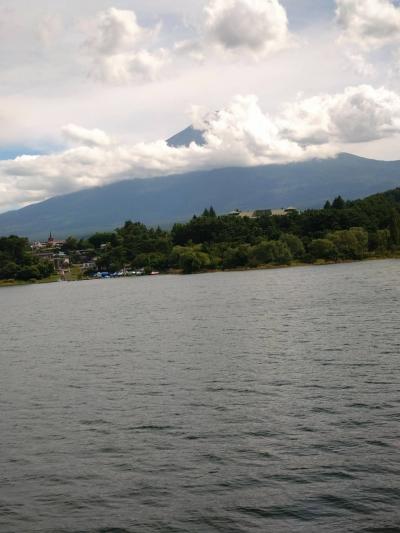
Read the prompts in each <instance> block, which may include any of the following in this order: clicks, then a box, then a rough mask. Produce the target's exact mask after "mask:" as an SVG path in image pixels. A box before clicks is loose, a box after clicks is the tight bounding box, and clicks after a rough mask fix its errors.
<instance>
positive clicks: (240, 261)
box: [222, 245, 249, 268]
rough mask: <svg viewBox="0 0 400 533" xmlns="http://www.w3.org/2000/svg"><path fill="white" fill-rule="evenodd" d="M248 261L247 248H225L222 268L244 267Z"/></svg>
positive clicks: (241, 246) (244, 246)
mask: <svg viewBox="0 0 400 533" xmlns="http://www.w3.org/2000/svg"><path fill="white" fill-rule="evenodd" d="M248 261H249V247H248V246H246V245H240V246H237V247H234V248H233V247H229V248H227V249H226V250H225V251H224V253H223V257H222V266H223V268H237V267H244V266H246V265H247V263H248Z"/></svg>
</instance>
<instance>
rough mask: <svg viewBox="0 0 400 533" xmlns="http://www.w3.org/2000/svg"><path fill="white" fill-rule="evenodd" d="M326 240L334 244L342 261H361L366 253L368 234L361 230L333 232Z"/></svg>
mask: <svg viewBox="0 0 400 533" xmlns="http://www.w3.org/2000/svg"><path fill="white" fill-rule="evenodd" d="M327 238H328V239H329V240H331V241H332V242H333V243H334V245H335V246H336V248H337V250H338V253H339V256H340V257H342V258H343V259H362V258H363V257H364V256H365V254H366V253H367V251H368V233H367V232H366V231H365V229H363V228H351V229H349V230H341V231H335V232H333V233H329V234H328V235H327Z"/></svg>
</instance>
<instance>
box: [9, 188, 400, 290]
mask: <svg viewBox="0 0 400 533" xmlns="http://www.w3.org/2000/svg"><path fill="white" fill-rule="evenodd" d="M62 250H63V251H64V252H66V253H67V254H68V255H69V256H70V258H71V259H72V262H74V261H76V262H79V258H80V257H82V254H81V251H82V250H85V254H86V255H87V256H90V257H91V258H93V259H94V260H95V261H96V265H97V268H98V270H100V271H107V272H117V271H120V270H122V269H144V270H145V271H148V272H151V271H152V270H158V271H170V270H177V271H182V272H184V273H192V272H199V271H205V270H224V269H235V268H256V267H259V266H267V265H290V264H292V263H318V262H335V261H344V260H361V259H365V258H368V257H389V256H394V255H396V254H400V188H398V189H394V190H391V191H388V192H386V193H381V194H375V195H373V196H370V197H368V198H365V199H363V200H355V201H346V200H344V199H343V198H341V197H340V196H338V197H337V198H335V199H334V200H333V201H327V202H326V204H325V206H324V208H323V209H308V210H306V211H303V212H296V211H294V212H289V213H288V214H287V215H286V216H272V215H271V212H270V211H268V210H263V211H259V212H258V216H257V217H256V218H248V217H241V216H237V215H236V216H235V215H218V214H217V213H216V212H215V210H214V208H213V207H210V208H207V209H205V210H204V212H203V213H202V214H201V215H199V216H196V215H195V216H193V218H192V219H191V220H189V221H188V222H186V223H176V224H174V225H173V227H172V228H171V229H169V230H165V229H161V228H159V227H158V228H149V227H146V226H145V225H144V224H142V223H140V222H132V221H127V222H125V224H124V226H123V227H121V228H118V229H116V230H115V231H112V232H98V233H95V234H94V235H91V236H90V237H88V238H85V239H79V240H78V239H77V238H75V237H68V239H67V240H66V241H65V244H64V245H63V248H62ZM52 272H53V266H52V264H51V263H49V262H47V261H43V260H40V259H38V258H37V257H35V256H34V255H33V254H32V252H31V250H30V247H29V242H28V241H27V239H24V238H21V237H16V236H11V237H3V238H1V239H0V279H10V278H13V279H21V280H27V279H41V278H45V277H47V276H49V275H50V274H51V273H52Z"/></svg>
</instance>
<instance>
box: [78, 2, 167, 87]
mask: <svg viewBox="0 0 400 533" xmlns="http://www.w3.org/2000/svg"><path fill="white" fill-rule="evenodd" d="M159 30H160V25H157V26H155V27H154V28H145V27H142V26H140V25H139V23H138V21H137V17H136V14H135V12H134V11H129V10H124V9H117V8H115V7H111V8H109V9H107V10H106V11H102V12H100V13H99V14H98V15H97V16H96V18H95V20H94V23H93V24H91V25H89V37H88V39H87V42H86V48H87V50H88V52H89V55H90V56H91V57H92V65H93V66H92V69H91V74H92V75H93V77H95V78H97V79H101V80H103V81H107V82H111V83H117V84H123V83H128V82H130V81H134V80H154V79H156V77H157V75H158V72H159V71H160V70H161V69H162V67H163V66H164V65H165V64H166V62H167V61H168V53H167V51H166V50H164V49H162V48H160V49H155V50H153V49H151V48H150V47H152V45H153V42H154V40H155V38H156V37H157V35H158V32H159Z"/></svg>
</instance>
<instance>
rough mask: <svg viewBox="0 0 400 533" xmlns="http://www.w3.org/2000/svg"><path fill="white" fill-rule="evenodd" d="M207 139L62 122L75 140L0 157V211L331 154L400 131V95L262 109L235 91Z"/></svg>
mask: <svg viewBox="0 0 400 533" xmlns="http://www.w3.org/2000/svg"><path fill="white" fill-rule="evenodd" d="M203 127H204V128H205V130H204V138H205V140H206V144H205V145H204V146H198V145H197V144H194V143H192V144H191V145H190V146H189V147H180V148H173V147H170V146H168V145H167V143H166V142H165V141H156V142H150V143H137V144H133V145H128V144H121V143H118V142H116V141H113V140H111V138H110V137H109V136H108V135H107V134H106V133H104V132H102V131H101V130H97V129H95V130H87V129H85V128H82V127H80V126H76V125H71V124H70V125H68V126H65V127H64V128H63V134H64V136H65V137H66V138H67V139H68V141H71V142H73V143H75V144H78V146H76V147H74V148H69V149H66V150H65V151H63V152H61V153H57V154H52V155H44V156H22V157H18V158H17V159H15V160H9V161H1V162H0V209H1V210H6V209H7V208H8V207H10V206H15V205H18V206H21V205H24V204H26V203H30V202H34V201H39V200H43V199H45V198H48V197H50V196H54V195H58V194H63V193H67V192H71V191H75V190H78V189H82V188H85V187H92V186H99V185H105V184H108V183H112V182H115V181H118V180H122V179H129V178H146V177H155V176H163V175H167V174H171V173H181V172H187V171H192V170H199V169H209V168H216V167H224V166H232V165H237V166H251V165H263V164H270V163H287V162H293V161H302V160H306V159H310V158H313V157H330V156H333V155H335V154H336V153H337V151H338V149H339V148H338V147H339V145H343V143H353V142H368V141H370V140H375V139H384V138H389V137H393V136H395V135H397V134H399V133H400V96H399V95H398V94H397V93H395V92H393V91H389V90H386V89H384V88H374V87H372V86H369V85H361V86H357V87H348V88H347V89H345V90H344V91H343V92H341V93H337V94H333V95H330V94H322V95H319V96H315V97H313V98H308V99H304V100H297V101H295V102H293V103H290V104H287V105H285V106H284V107H283V109H282V111H281V113H279V114H278V115H276V116H270V115H268V114H266V113H264V112H263V111H262V110H261V108H260V105H259V103H258V99H257V97H255V96H253V95H249V96H236V97H235V98H233V100H232V101H231V103H230V104H229V105H228V106H227V107H226V108H224V109H222V110H220V111H219V112H218V113H213V114H211V115H209V116H208V117H207V120H206V121H204V123H203Z"/></svg>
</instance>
